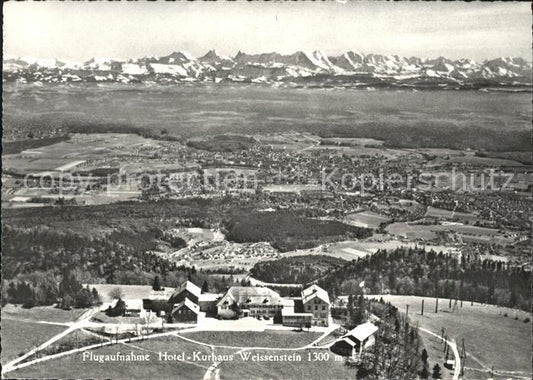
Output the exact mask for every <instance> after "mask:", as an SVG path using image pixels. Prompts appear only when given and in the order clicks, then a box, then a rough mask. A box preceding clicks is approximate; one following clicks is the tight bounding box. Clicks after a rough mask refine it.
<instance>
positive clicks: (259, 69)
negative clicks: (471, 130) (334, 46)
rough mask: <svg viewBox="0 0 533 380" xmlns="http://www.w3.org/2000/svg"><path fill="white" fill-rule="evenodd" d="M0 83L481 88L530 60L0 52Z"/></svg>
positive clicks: (507, 79) (523, 78)
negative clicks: (0, 57)
mask: <svg viewBox="0 0 533 380" xmlns="http://www.w3.org/2000/svg"><path fill="white" fill-rule="evenodd" d="M2 71H3V81H4V82H9V81H19V82H41V83H42V82H49V83H65V82H122V83H138V82H154V83H179V82H215V83H220V82H249V83H267V84H272V85H283V84H285V85H292V86H299V85H301V86H318V87H360V86H367V87H369V86H371V87H372V88H374V87H391V86H392V87H394V86H402V87H415V88H433V87H435V88H449V89H460V88H483V87H492V86H518V87H525V86H530V85H531V77H532V64H531V62H528V61H526V60H524V59H522V58H508V57H502V58H496V59H492V60H485V61H483V62H475V61H472V60H470V59H459V60H451V59H447V58H444V57H439V58H436V59H422V58H418V57H409V58H408V57H401V56H398V55H380V54H361V53H356V52H353V51H349V52H346V53H344V54H342V55H339V56H328V55H327V54H325V53H323V52H321V51H318V50H317V51H314V52H303V51H298V52H296V53H294V54H290V55H282V54H279V53H264V54H246V53H243V52H240V51H239V52H238V53H237V54H236V55H235V56H234V57H228V56H224V55H221V54H219V53H218V52H217V51H216V50H210V51H209V52H207V54H205V55H204V56H202V57H199V58H195V57H193V56H192V55H191V54H189V53H187V52H181V51H177V52H173V53H172V54H170V55H167V56H164V57H144V58H139V59H130V60H119V59H110V58H92V59H91V60H89V61H87V62H72V61H67V60H60V59H37V58H32V57H9V56H8V57H4V61H3V70H2Z"/></svg>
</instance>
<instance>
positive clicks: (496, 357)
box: [369, 295, 532, 378]
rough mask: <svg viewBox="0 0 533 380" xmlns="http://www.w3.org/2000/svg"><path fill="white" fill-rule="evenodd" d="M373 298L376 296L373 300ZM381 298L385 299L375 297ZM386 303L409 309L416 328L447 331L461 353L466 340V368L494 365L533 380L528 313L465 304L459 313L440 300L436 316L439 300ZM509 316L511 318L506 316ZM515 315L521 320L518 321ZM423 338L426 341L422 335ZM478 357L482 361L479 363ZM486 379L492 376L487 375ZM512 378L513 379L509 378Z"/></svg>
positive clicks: (390, 298)
mask: <svg viewBox="0 0 533 380" xmlns="http://www.w3.org/2000/svg"><path fill="white" fill-rule="evenodd" d="M369 297H373V296H369ZM375 297H376V298H379V297H381V296H375ZM383 299H384V300H385V301H390V302H392V304H393V305H395V306H397V307H398V308H399V309H400V311H401V312H405V311H406V306H407V305H409V318H410V319H411V321H412V323H413V324H418V325H419V327H423V328H425V329H428V330H430V331H433V332H435V333H437V334H440V332H441V329H442V328H443V327H444V328H445V330H446V332H445V333H446V334H447V335H448V336H449V337H451V338H453V339H455V341H456V342H457V344H458V347H459V349H460V348H461V339H462V338H464V339H465V348H466V352H467V353H468V354H469V356H468V357H467V359H466V367H472V368H479V369H485V370H486V369H487V367H488V369H489V370H490V367H491V366H492V365H493V366H494V369H495V370H499V371H508V372H517V375H519V376H522V377H524V376H525V377H528V376H529V377H531V355H532V350H531V322H529V323H525V322H524V319H525V318H531V315H530V314H529V313H527V312H524V311H516V310H514V309H509V308H503V307H497V306H492V305H480V304H477V303H476V304H474V306H471V304H470V302H463V307H462V308H461V307H460V303H458V305H457V306H458V307H457V309H456V311H455V312H452V310H453V301H452V309H450V308H448V305H449V301H448V300H447V299H440V300H439V312H438V313H437V314H435V299H434V298H429V297H416V296H392V295H384V296H383ZM423 299H424V300H425V309H424V315H420V310H421V304H422V300H423ZM505 313H507V315H508V316H507V317H505V316H504V314H505ZM515 315H516V316H517V317H518V320H515ZM422 337H423V338H426V336H425V335H423V334H422ZM474 357H475V358H476V359H478V360H475V359H474ZM480 373H481V372H478V374H477V375H475V373H474V371H471V372H467V376H468V378H470V376H472V377H473V378H478V377H475V376H479V375H480ZM484 375H485V377H482V378H487V377H488V376H486V375H487V373H486V372H485V374H484ZM508 377H512V376H508Z"/></svg>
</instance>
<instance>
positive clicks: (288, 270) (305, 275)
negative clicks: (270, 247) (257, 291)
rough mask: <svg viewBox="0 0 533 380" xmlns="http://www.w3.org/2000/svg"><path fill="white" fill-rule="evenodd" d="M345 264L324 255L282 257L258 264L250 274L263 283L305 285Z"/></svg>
mask: <svg viewBox="0 0 533 380" xmlns="http://www.w3.org/2000/svg"><path fill="white" fill-rule="evenodd" d="M345 263H346V261H344V260H342V259H338V258H335V257H331V256H325V255H305V256H294V257H284V258H282V259H279V260H273V261H262V262H259V263H257V264H255V266H254V267H253V268H252V270H251V271H250V273H251V275H252V276H253V277H255V278H257V279H261V281H265V282H275V283H279V284H283V283H298V284H305V283H308V282H311V281H313V280H316V279H317V278H320V277H322V276H324V275H325V274H327V273H329V272H330V271H332V270H333V269H335V268H340V267H342V266H343V265H344V264H345Z"/></svg>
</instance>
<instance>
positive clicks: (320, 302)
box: [302, 284, 330, 326]
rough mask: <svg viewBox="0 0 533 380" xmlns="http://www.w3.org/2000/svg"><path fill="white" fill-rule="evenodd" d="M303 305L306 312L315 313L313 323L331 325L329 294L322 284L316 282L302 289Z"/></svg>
mask: <svg viewBox="0 0 533 380" xmlns="http://www.w3.org/2000/svg"><path fill="white" fill-rule="evenodd" d="M302 305H303V310H302V311H303V312H304V313H311V314H312V315H313V318H312V324H313V325H317V326H328V325H329V307H330V301H329V295H328V292H326V291H325V290H324V289H322V288H321V287H320V286H318V285H316V284H314V285H311V286H310V287H308V288H305V289H304V290H302Z"/></svg>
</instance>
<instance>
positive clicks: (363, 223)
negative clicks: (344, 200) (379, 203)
mask: <svg viewBox="0 0 533 380" xmlns="http://www.w3.org/2000/svg"><path fill="white" fill-rule="evenodd" d="M389 221H390V218H388V217H386V216H383V215H380V214H378V213H375V212H372V211H364V212H358V213H355V214H348V215H346V218H345V219H344V223H347V224H350V225H352V226H356V227H364V228H379V226H380V224H381V223H387V222H389Z"/></svg>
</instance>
